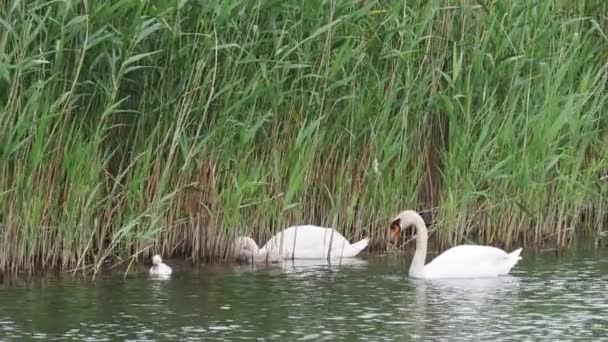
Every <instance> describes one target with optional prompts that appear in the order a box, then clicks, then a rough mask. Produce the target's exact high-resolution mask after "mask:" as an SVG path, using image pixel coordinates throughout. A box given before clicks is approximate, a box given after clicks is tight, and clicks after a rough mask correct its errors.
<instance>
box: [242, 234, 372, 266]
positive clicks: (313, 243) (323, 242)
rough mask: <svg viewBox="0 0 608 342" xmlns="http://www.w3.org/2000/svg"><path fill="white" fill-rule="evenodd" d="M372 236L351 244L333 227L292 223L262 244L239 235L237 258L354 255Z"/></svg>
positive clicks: (276, 258) (331, 257)
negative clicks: (259, 245)
mask: <svg viewBox="0 0 608 342" xmlns="http://www.w3.org/2000/svg"><path fill="white" fill-rule="evenodd" d="M368 244H369V239H368V238H365V239H363V240H361V241H358V242H356V243H353V244H351V243H350V242H348V240H346V238H345V237H344V236H342V234H340V233H339V232H338V231H336V230H335V229H332V228H324V227H318V226H313V225H303V226H292V227H289V228H286V229H284V230H282V231H280V232H279V233H277V234H275V235H274V236H273V237H272V238H270V240H268V242H266V244H265V245H264V246H262V248H258V245H257V244H256V243H255V241H253V239H251V238H249V237H239V238H237V239H236V240H235V244H234V248H235V251H236V256H237V259H240V260H243V259H247V260H251V259H252V258H253V261H254V262H255V261H256V260H260V261H264V260H266V259H268V260H272V262H279V261H281V260H282V259H322V258H324V259H326V258H328V256H329V257H330V259H334V258H351V257H355V256H356V255H357V254H359V253H360V252H361V251H362V250H363V249H365V247H367V245H368Z"/></svg>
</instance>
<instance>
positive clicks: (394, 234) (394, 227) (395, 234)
mask: <svg viewBox="0 0 608 342" xmlns="http://www.w3.org/2000/svg"><path fill="white" fill-rule="evenodd" d="M399 235H401V227H400V226H399V220H396V221H394V222H393V223H391V241H392V242H396V241H397V240H398V239H399Z"/></svg>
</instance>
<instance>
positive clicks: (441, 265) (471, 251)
mask: <svg viewBox="0 0 608 342" xmlns="http://www.w3.org/2000/svg"><path fill="white" fill-rule="evenodd" d="M412 225H413V226H415V227H416V252H415V253H414V258H413V259H412V264H411V265H410V269H409V276H410V277H412V278H422V279H438V278H480V277H498V276H501V275H506V274H508V273H509V271H510V270H511V268H513V266H515V264H517V262H518V261H519V260H520V259H521V257H520V256H519V254H520V253H521V250H522V249H521V248H519V249H517V250H515V251H513V252H511V253H508V254H507V252H505V251H503V250H501V249H498V248H495V247H491V246H479V245H460V246H455V247H452V248H450V249H448V250H447V251H445V252H443V253H442V254H441V255H439V256H437V257H436V258H435V259H433V261H431V262H430V263H428V264H426V265H425V264H424V263H425V259H426V249H427V239H428V232H427V229H426V225H425V224H424V220H423V219H422V217H420V215H418V213H417V212H415V211H413V210H405V211H402V212H401V213H399V215H397V216H396V217H395V218H394V219H393V221H392V223H391V233H392V236H391V237H392V239H395V238H396V237H398V235H399V234H400V233H401V232H402V231H403V230H404V229H405V228H407V227H409V226H412Z"/></svg>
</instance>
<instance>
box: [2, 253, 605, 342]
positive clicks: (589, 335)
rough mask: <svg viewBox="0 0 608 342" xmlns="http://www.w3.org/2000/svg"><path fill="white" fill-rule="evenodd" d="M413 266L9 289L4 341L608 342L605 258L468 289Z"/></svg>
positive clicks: (553, 262)
mask: <svg viewBox="0 0 608 342" xmlns="http://www.w3.org/2000/svg"><path fill="white" fill-rule="evenodd" d="M409 261H410V258H409V257H408V256H395V255H393V256H384V257H383V256H374V257H368V258H365V259H355V260H354V262H351V263H348V264H343V265H341V266H340V265H332V266H328V265H313V264H310V263H309V264H295V265H294V264H288V265H285V266H284V267H283V268H272V269H269V268H258V269H252V268H250V267H247V266H243V267H227V266H222V267H220V266H213V267H211V266H207V267H200V268H196V269H192V268H188V267H186V266H185V265H183V266H182V265H179V264H177V265H176V267H175V271H176V272H175V273H174V275H173V277H171V279H169V280H165V279H153V278H150V277H149V276H148V275H147V274H145V273H141V274H134V275H129V276H127V277H126V278H125V277H123V276H122V274H116V275H112V276H106V277H103V278H98V279H97V280H95V281H94V282H92V281H88V280H76V279H73V278H67V279H66V278H64V279H56V278H52V279H50V278H47V279H44V280H31V281H28V282H25V283H11V284H3V285H1V286H0V340H2V341H4V340H24V339H35V338H38V339H42V340H64V339H74V340H89V341H103V340H106V341H110V340H112V341H114V340H138V341H153V340H165V341H166V340H174V341H177V340H184V341H187V340H192V341H198V340H205V341H210V340H253V339H258V340H260V341H262V340H275V341H297V340H312V341H335V340H349V341H355V340H368V341H380V340H384V341H408V340H420V339H422V340H434V341H435V340H445V341H465V340H466V341H470V340H478V341H488V340H491V339H492V340H516V341H522V340H535V341H536V340H556V339H561V340H586V341H590V340H594V341H598V340H602V339H603V340H608V253H607V252H606V251H591V252H587V253H575V254H573V253H571V254H568V255H563V256H560V257H557V256H556V255H555V253H543V254H535V255H530V254H524V260H522V261H520V263H519V264H518V265H517V266H516V267H515V269H514V270H513V271H512V274H511V275H510V276H507V277H501V278H495V279H486V280H470V281H469V280H458V281H416V280H411V279H409V278H408V277H407V268H408V266H409ZM168 263H171V262H170V261H169V262H168ZM174 265H175V263H174Z"/></svg>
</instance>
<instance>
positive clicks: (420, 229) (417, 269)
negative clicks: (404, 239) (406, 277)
mask: <svg viewBox="0 0 608 342" xmlns="http://www.w3.org/2000/svg"><path fill="white" fill-rule="evenodd" d="M414 226H415V227H416V251H415V252H414V258H413V259H412V264H411V265H410V271H409V273H410V275H412V276H421V275H422V273H423V272H424V264H425V263H426V250H427V243H428V231H427V229H426V225H425V224H424V221H423V220H422V219H420V220H416V221H415V222H414Z"/></svg>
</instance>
